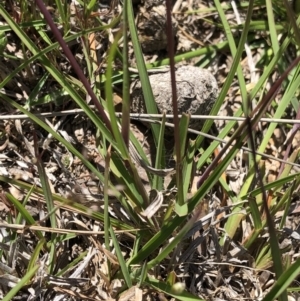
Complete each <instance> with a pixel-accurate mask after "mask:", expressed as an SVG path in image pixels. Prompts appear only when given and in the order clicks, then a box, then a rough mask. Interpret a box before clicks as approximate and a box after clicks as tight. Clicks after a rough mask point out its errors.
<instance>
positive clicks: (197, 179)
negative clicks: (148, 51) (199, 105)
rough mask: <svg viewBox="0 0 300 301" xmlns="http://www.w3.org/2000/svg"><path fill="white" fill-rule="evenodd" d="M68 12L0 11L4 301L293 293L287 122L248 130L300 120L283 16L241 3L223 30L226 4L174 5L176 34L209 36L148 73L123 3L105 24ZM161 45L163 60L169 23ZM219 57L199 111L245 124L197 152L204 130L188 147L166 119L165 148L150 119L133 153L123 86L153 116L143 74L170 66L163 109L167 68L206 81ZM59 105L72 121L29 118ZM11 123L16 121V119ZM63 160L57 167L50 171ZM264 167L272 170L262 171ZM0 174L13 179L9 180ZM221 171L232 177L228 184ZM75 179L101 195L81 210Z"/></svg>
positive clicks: (294, 50) (292, 18)
mask: <svg viewBox="0 0 300 301" xmlns="http://www.w3.org/2000/svg"><path fill="white" fill-rule="evenodd" d="M78 2H79V4H78V5H77V6H76V7H75V6H72V5H70V4H69V3H68V1H52V2H51V1H48V2H47V3H46V2H45V1H44V2H43V1H42V0H37V1H36V4H37V6H35V5H33V4H32V3H29V2H28V3H27V2H26V3H25V2H24V1H15V2H11V3H7V2H5V3H3V2H1V3H0V15H1V18H2V25H0V43H1V45H0V51H1V53H0V54H1V64H5V65H6V67H7V70H5V71H3V74H1V82H0V89H1V90H0V103H1V106H2V108H3V109H2V110H1V114H3V115H5V116H7V118H6V119H5V120H3V122H2V119H1V120H0V129H1V140H2V141H8V142H9V143H10V144H9V143H8V142H7V145H8V146H7V147H4V146H3V150H2V152H3V157H1V160H2V165H1V174H0V181H1V183H2V193H1V201H2V203H3V211H2V213H1V224H0V226H1V229H2V231H1V235H2V236H1V242H0V258H1V265H0V269H1V271H2V276H1V279H2V283H3V284H2V285H1V289H0V292H1V296H2V299H3V300H14V299H13V298H14V296H22V294H23V295H24V294H25V295H26V294H27V295H28V294H29V293H28V290H29V289H30V290H29V291H30V294H31V295H33V294H34V293H35V297H33V298H39V299H40V300H42V299H44V298H45V299H46V296H47V294H49V293H50V294H51V296H55V297H60V298H66V299H67V300H72V299H73V300H85V299H87V300H89V299H99V300H101V298H102V299H103V298H104V299H105V298H109V297H110V298H112V299H118V298H122V297H124V298H127V299H129V296H132V298H134V299H135V300H146V299H147V298H150V297H151V298H156V297H157V296H158V295H159V298H160V300H167V298H169V297H172V298H174V299H177V300H183V301H187V300H211V299H214V298H220V299H223V300H229V299H230V300H233V299H235V298H236V297H237V296H239V298H241V297H242V298H248V299H251V300H254V299H262V300H264V301H267V300H287V299H288V297H291V296H293V297H295V296H297V283H298V280H299V279H298V278H299V277H298V275H299V268H300V263H299V258H298V256H297V253H298V247H299V244H298V241H299V240H298V239H297V235H296V233H297V232H296V229H297V227H298V224H299V222H298V216H297V193H298V187H299V182H300V174H299V164H298V157H299V155H298V145H296V146H295V145H294V144H295V141H296V139H294V140H293V139H292V138H294V137H295V136H296V135H297V130H298V125H297V124H294V125H290V124H288V122H287V123H286V124H282V123H279V122H277V121H275V122H272V123H268V122H267V121H266V120H267V119H264V121H262V118H264V117H271V118H274V119H276V120H278V119H285V120H286V119H287V120H289V119H290V120H293V119H298V116H299V105H298V101H297V97H298V94H299V83H300V80H299V56H298V55H299V53H298V52H299V41H300V38H299V37H300V35H299V29H298V25H299V22H300V20H299V18H297V7H293V6H290V5H289V3H288V1H283V2H282V4H280V5H279V3H278V2H274V1H268V0H267V1H265V2H262V1H249V2H247V5H245V3H242V4H241V5H240V6H238V7H237V10H236V11H235V18H238V17H239V15H238V14H244V16H245V17H244V20H242V21H241V22H235V21H234V22H233V21H232V20H231V19H230V18H229V16H230V15H232V14H233V10H232V7H231V5H229V3H228V4H226V5H223V4H222V5H221V3H220V1H218V0H215V1H214V2H211V5H210V7H207V8H203V9H198V8H197V7H196V6H195V7H194V8H195V9H194V8H193V9H191V8H189V9H184V8H183V7H181V11H179V12H173V16H174V17H176V18H178V22H182V23H181V25H182V24H185V27H184V28H183V27H182V26H181V28H183V29H182V30H186V31H188V30H190V29H191V28H190V27H189V26H188V25H186V23H184V22H183V21H184V20H185V18H187V17H188V16H192V19H191V20H197V22H200V20H201V22H203V23H202V24H204V25H205V26H209V28H210V32H211V33H212V36H211V37H212V38H211V39H210V41H209V42H207V45H205V46H203V47H202V46H201V47H200V46H199V45H198V46H197V48H195V49H192V48H193V47H191V48H190V49H189V50H186V51H179V50H178V49H177V51H176V52H175V53H172V51H170V52H169V54H168V55H169V56H168V55H167V54H166V53H165V54H164V55H161V56H160V57H159V58H158V59H157V60H155V61H152V62H146V61H145V57H146V58H147V56H145V55H144V54H143V53H142V50H141V49H142V48H141V45H140V42H139V33H138V29H137V28H136V25H135V21H134V20H135V13H136V9H137V8H136V7H135V6H133V5H132V3H131V2H130V1H126V0H125V1H124V3H123V4H122V6H121V5H120V6H119V7H118V9H116V8H115V7H108V8H107V14H105V13H103V12H102V13H100V14H99V13H98V11H97V3H96V1H90V2H89V3H85V2H83V1H78ZM167 2H168V1H167ZM170 2H171V1H170ZM113 4H115V2H114V1H112V5H113ZM169 4H170V3H169V2H168V5H169ZM168 11H169V12H170V11H171V10H170V9H169V10H168ZM252 12H253V13H252ZM254 12H259V13H254ZM201 14H202V15H203V17H199V16H201ZM198 17H199V19H198ZM193 18H194V19H193ZM120 21H121V22H122V26H119V25H120ZM169 21H170V15H169ZM239 23H240V24H239ZM49 28H50V29H51V30H49ZM203 28H204V27H203ZM115 29H118V30H115ZM203 30H205V29H203ZM167 33H168V34H167V36H168V39H169V40H168V45H169V47H170V49H173V48H172V47H171V46H172V43H173V42H174V41H173V39H172V36H173V35H172V30H171V26H170V22H169V26H168V29H167ZM197 35H198V36H199V37H201V30H198V29H197V30H195V36H196V38H198V39H199V37H198V36H197ZM258 41H260V42H258ZM245 44H247V45H248V47H249V48H248V50H249V51H247V52H246V51H245V47H246V46H245ZM13 46H14V47H13ZM174 49H175V48H174ZM132 53H134V58H132V57H133V56H132ZM252 56H254V59H255V60H256V63H255V65H254V66H249V69H247V68H246V67H245V65H243V63H242V61H245V60H246V61H247V62H248V63H249V62H253V57H252ZM222 57H223V59H224V57H226V58H227V59H229V58H231V59H232V62H231V64H230V68H227V69H228V70H226V72H225V73H226V74H225V75H224V77H223V78H222V81H220V82H219V85H220V93H219V96H218V99H217V100H216V102H215V105H214V107H213V109H212V111H211V112H210V114H211V115H212V116H215V115H217V114H218V113H219V112H220V111H221V109H222V107H223V105H224V104H227V106H230V103H231V98H233V97H240V102H239V106H238V108H237V109H236V110H235V112H234V114H233V115H234V116H235V117H241V116H244V117H246V118H245V119H244V120H243V121H240V122H239V123H238V122H237V120H232V119H231V120H228V121H227V122H226V123H225V124H224V125H223V126H221V127H219V128H218V133H217V134H215V136H216V139H215V140H209V142H208V141H207V139H205V138H204V137H205V136H206V134H208V133H210V134H211V132H212V131H213V123H214V120H213V119H209V118H208V119H207V120H206V122H205V123H204V125H203V128H202V129H201V132H195V131H194V135H193V136H190V135H189V134H188V131H189V129H188V123H189V119H190V116H189V115H187V114H183V115H182V116H181V117H178V116H176V114H175V116H174V123H175V124H174V126H175V131H174V138H175V140H174V141H175V142H174V145H175V146H174V149H169V147H168V143H167V141H166V140H168V139H169V138H166V137H167V136H165V128H166V126H168V122H167V119H166V117H165V116H164V115H163V116H162V117H160V118H161V119H160V122H149V130H148V131H149V133H150V136H151V137H152V139H153V145H154V148H150V146H149V149H147V145H146V147H145V146H144V145H143V143H142V142H141V140H140V139H139V137H136V135H135V133H134V130H133V129H134V128H133V126H132V125H131V123H132V122H131V115H130V82H131V81H133V80H134V79H135V78H137V76H138V77H139V79H140V81H141V84H142V88H143V95H144V98H145V105H146V108H147V113H149V114H157V113H158V110H157V107H156V103H155V97H154V95H153V93H152V89H151V85H150V81H149V76H148V71H147V69H154V68H157V67H162V66H166V65H169V66H170V67H171V68H170V70H171V71H170V72H171V74H172V77H171V78H172V86H173V92H174V93H173V106H174V108H176V105H177V104H176V95H175V94H176V83H175V79H174V74H175V73H174V70H175V64H177V63H180V62H181V61H182V60H186V63H189V64H194V65H197V66H201V67H206V68H208V67H209V68H211V70H213V69H214V64H216V58H218V59H219V60H222ZM249 64H250V63H249ZM130 67H134V68H136V69H137V70H138V74H137V73H133V72H130ZM39 70H40V71H39ZM250 71H251V72H252V73H251V74H250ZM222 72H223V71H222V70H219V71H218V72H216V73H215V74H216V75H220V76H221V74H222ZM237 90H238V93H234V91H237ZM12 92H17V93H19V94H21V97H19V98H18V97H16V98H14V96H12V95H16V94H13V93H12ZM115 92H118V94H119V97H120V98H121V102H122V114H121V115H118V114H116V111H117V105H116V102H117V99H118V98H117V97H116V94H115ZM65 106H66V107H70V108H72V109H73V111H74V112H75V109H76V108H80V109H81V110H82V112H84V114H82V115H76V114H74V115H70V116H62V117H61V119H60V120H59V119H58V118H57V117H56V118H55V117H53V118H52V119H50V116H48V117H47V118H46V117H43V115H41V113H50V112H59V111H62V110H64V109H65ZM174 111H175V112H177V110H176V109H175V110H174ZM12 113H13V114H19V115H20V116H21V114H22V115H25V116H27V117H26V118H24V119H19V120H16V121H15V119H13V118H10V115H12ZM1 117H2V116H1ZM20 118H21V117H20ZM21 120H24V121H22V122H21ZM76 122H78V124H80V130H81V131H83V134H82V136H83V137H81V136H78V135H77V134H78V129H77V128H76V126H75V124H76ZM72 126H74V127H75V128H72ZM277 130H280V131H281V136H280V137H279V138H280V139H281V141H282V142H281V143H279V145H278V143H277V142H276V139H275V138H276V137H275V136H274V132H275V131H277ZM79 132H80V131H79ZM89 133H91V134H89ZM75 135H77V136H76V139H77V142H74V138H73V137H74V136H75ZM72 136H73V137H72ZM80 137H81V138H80ZM210 137H211V136H210ZM225 138H226V139H227V142H226V143H225V142H224V139H225ZM277 138H278V137H277ZM279 138H278V139H279ZM76 139H75V140H76ZM80 139H81V141H82V142H80ZM220 141H223V142H220ZM272 141H275V142H272ZM5 143H6V142H5ZM293 143H294V144H293ZM3 145H4V144H3ZM91 145H92V146H91ZM242 148H243V149H244V152H245V153H244V154H242V153H241V149H242ZM153 149H154V151H153ZM87 150H89V151H88V152H87ZM149 152H150V153H151V152H152V153H151V155H152V157H154V159H155V160H153V161H152V162H150V159H149V156H148V153H149ZM170 153H172V155H170ZM274 153H275V155H274ZM62 155H65V156H67V158H68V160H66V161H64V162H65V163H63V164H62V161H63V160H62ZM265 155H269V157H268V159H266V158H265ZM276 156H277V157H278V158H280V159H281V162H280V164H279V167H277V168H276V169H275V170H273V169H270V168H268V165H267V163H268V161H267V160H269V161H270V162H271V163H272V164H274V165H275V162H276ZM270 158H271V159H270ZM170 161H171V162H174V164H173V165H174V166H175V168H174V170H172V172H171V173H172V174H171V175H170V169H169V167H170V166H169V162H170ZM99 162H102V165H101V164H100V163H99ZM290 163H293V164H294V165H293V166H292V165H290ZM234 164H236V165H237V164H239V165H240V168H239V169H238V168H236V169H234V168H233V166H234ZM140 165H142V166H143V167H144V168H142V167H141V166H140ZM152 165H153V167H152V168H150V167H151V166H152ZM11 166H13V167H16V166H19V170H21V171H22V174H21V175H18V176H14V174H13V169H12V168H10V167H11ZM101 168H103V171H101ZM232 170H235V171H236V172H238V173H239V174H238V175H237V176H236V177H235V178H234V177H233V176H232V175H231V174H230V172H231V171H232ZM142 172H143V173H144V174H145V175H146V178H147V180H146V181H145V179H144V178H143V177H142ZM242 172H243V174H241V173H242ZM25 175H32V176H31V177H28V178H27V180H26V179H25V178H26V177H24V176H25ZM168 178H169V184H168V181H167V179H168ZM82 179H83V180H82ZM81 180H82V181H81ZM87 182H95V183H96V185H94V186H96V187H97V188H99V187H100V188H101V189H98V190H97V193H96V194H93V193H92V194H91V195H90V196H91V197H93V198H94V200H93V201H92V202H89V200H88V199H87V197H85V196H84V195H83V194H82V191H83V188H86V187H87ZM238 182H239V185H238V184H237V183H238ZM80 185H82V187H81V188H80V189H79V190H80V193H76V189H77V190H78V188H76V187H77V186H80ZM235 185H238V188H234V187H236V186H235ZM72 188H73V190H72ZM68 190H69V192H68V193H66V191H68ZM74 191H75V192H74ZM95 199H96V201H95ZM35 208H38V210H37V212H35V211H34V209H35ZM290 208H293V210H294V213H292V212H291V211H290ZM295 212H296V213H295ZM285 240H287V243H286V244H284V242H285ZM266 275H267V278H266V280H263V279H264V277H266ZM270 283H271V284H270ZM272 283H274V284H273V285H272ZM100 291H101V293H100ZM100 296H101V297H100Z"/></svg>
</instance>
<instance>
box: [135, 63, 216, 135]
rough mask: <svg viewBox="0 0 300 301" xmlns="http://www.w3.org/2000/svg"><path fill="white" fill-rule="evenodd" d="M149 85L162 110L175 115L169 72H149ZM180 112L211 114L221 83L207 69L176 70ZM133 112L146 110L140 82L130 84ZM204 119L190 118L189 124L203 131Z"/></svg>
mask: <svg viewBox="0 0 300 301" xmlns="http://www.w3.org/2000/svg"><path fill="white" fill-rule="evenodd" d="M149 80H150V85H151V87H152V90H153V95H154V98H155V101H156V104H157V109H158V111H159V113H163V112H164V111H165V112H166V114H173V105H172V88H171V75H170V72H165V73H156V74H152V75H149ZM176 86H177V99H178V100H177V105H178V114H182V113H189V114H191V115H208V114H209V113H210V111H211V109H212V107H213V105H214V103H215V101H216V99H217V96H218V84H217V81H216V79H215V78H214V76H213V75H212V74H211V73H210V72H209V71H208V70H206V69H201V68H198V67H194V66H181V67H178V69H177V70H176ZM131 91H132V94H131V99H132V102H131V111H132V112H133V113H141V114H142V113H147V112H146V107H145V102H144V97H143V91H142V86H141V82H140V81H139V80H137V81H136V82H134V83H133V84H132V87H131ZM204 121H205V120H191V122H190V127H191V128H192V129H195V130H201V128H202V126H203V124H204Z"/></svg>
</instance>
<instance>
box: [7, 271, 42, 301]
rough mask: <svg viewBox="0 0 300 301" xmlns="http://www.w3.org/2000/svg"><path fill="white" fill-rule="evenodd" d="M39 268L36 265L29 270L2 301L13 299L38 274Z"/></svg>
mask: <svg viewBox="0 0 300 301" xmlns="http://www.w3.org/2000/svg"><path fill="white" fill-rule="evenodd" d="M38 269H39V266H38V265H36V266H35V267H33V268H32V269H30V270H28V271H27V273H26V274H25V276H24V277H23V278H22V279H21V280H20V281H19V282H18V283H17V284H16V285H15V286H14V287H13V288H12V289H11V290H10V291H9V292H8V293H7V294H6V295H5V297H4V298H3V299H2V301H10V300H12V299H13V297H14V296H15V295H16V294H17V293H18V292H19V291H20V290H21V289H22V288H23V287H24V286H25V285H26V284H27V283H28V282H29V281H30V279H31V278H32V277H33V276H34V275H35V274H36V272H37V271H38Z"/></svg>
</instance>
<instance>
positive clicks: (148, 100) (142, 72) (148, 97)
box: [127, 1, 164, 166]
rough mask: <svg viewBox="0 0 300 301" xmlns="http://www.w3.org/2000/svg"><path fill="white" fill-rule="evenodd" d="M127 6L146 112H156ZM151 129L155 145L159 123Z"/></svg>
mask: <svg viewBox="0 0 300 301" xmlns="http://www.w3.org/2000/svg"><path fill="white" fill-rule="evenodd" d="M127 8H128V10H127V15H128V26H129V31H130V35H131V41H132V45H133V49H134V54H135V58H136V63H137V68H138V71H139V76H140V80H141V84H142V90H143V95H144V100H145V105H146V109H147V113H150V114H157V112H158V111H157V107H156V103H155V100H154V96H153V92H152V88H151V85H150V81H149V77H148V74H147V69H146V66H145V62H144V58H143V54H142V49H141V45H140V43H139V40H138V35H137V30H136V26H135V18H134V14H133V7H132V2H131V1H129V2H128V6H127ZM151 130H152V133H153V137H154V141H155V145H157V143H158V139H159V125H158V124H152V125H151ZM162 166H164V164H162Z"/></svg>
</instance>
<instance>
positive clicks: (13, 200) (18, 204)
mask: <svg viewBox="0 0 300 301" xmlns="http://www.w3.org/2000/svg"><path fill="white" fill-rule="evenodd" d="M31 191H32V187H31ZM6 197H7V199H8V200H9V201H10V202H11V203H12V204H13V205H14V207H15V208H16V209H17V210H18V212H19V215H18V220H19V221H20V219H21V218H23V219H24V220H25V221H26V223H27V224H28V225H35V223H36V221H35V220H34V219H33V217H32V216H31V214H30V213H29V212H28V211H27V210H26V208H25V207H24V206H23V204H22V203H21V202H20V201H18V200H17V199H16V198H15V197H13V196H12V195H11V194H9V193H7V194H6ZM19 216H20V217H19ZM18 224H19V223H18ZM36 235H37V236H38V238H39V239H40V240H42V239H44V235H43V233H42V232H41V231H37V232H36Z"/></svg>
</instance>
